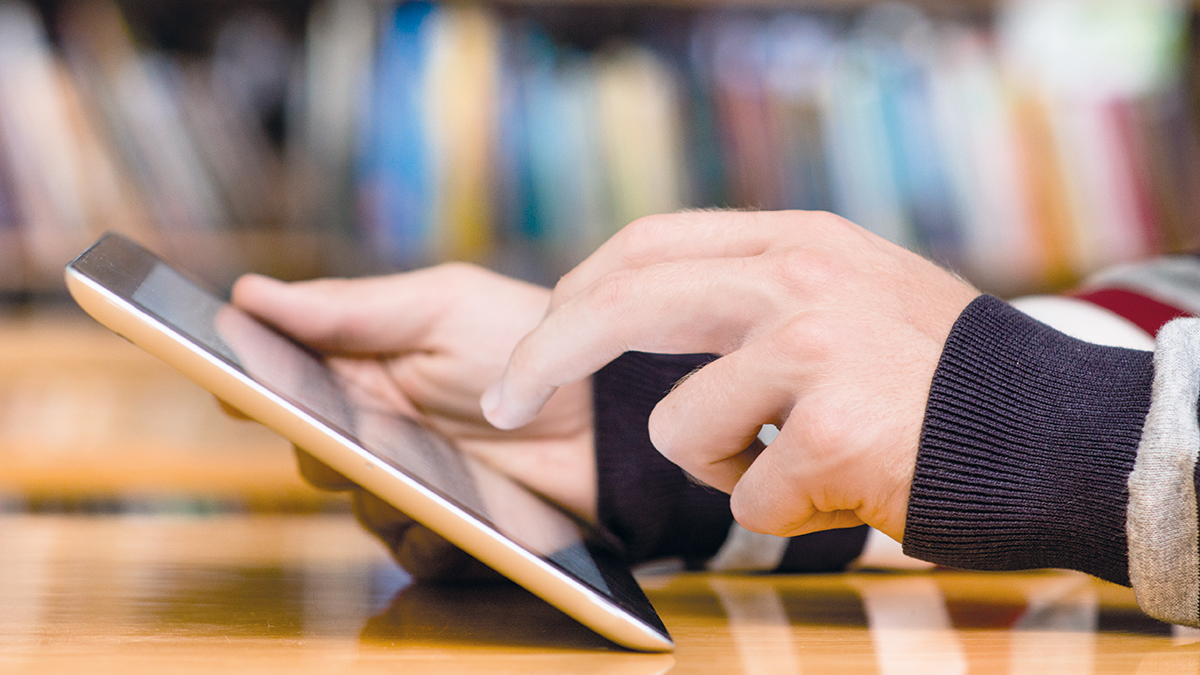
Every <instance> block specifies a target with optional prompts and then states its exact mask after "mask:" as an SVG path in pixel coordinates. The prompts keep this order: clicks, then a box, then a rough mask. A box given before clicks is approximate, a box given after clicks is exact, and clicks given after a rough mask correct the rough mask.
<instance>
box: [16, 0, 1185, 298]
mask: <svg viewBox="0 0 1200 675" xmlns="http://www.w3.org/2000/svg"><path fill="white" fill-rule="evenodd" d="M63 7H64V9H63V11H61V12H60V13H59V14H58V15H57V16H56V17H55V19H54V23H53V24H52V25H51V26H50V28H51V31H50V32H51V33H52V34H53V35H54V37H55V41H54V42H53V43H52V42H51V40H50V39H49V38H48V37H47V29H46V28H45V27H43V26H42V25H41V17H40V15H39V14H38V13H36V12H34V11H32V10H30V9H29V7H28V6H26V5H24V4H21V3H16V2H12V0H8V1H7V2H0V287H3V288H7V289H12V288H14V287H15V288H17V289H20V288H22V287H26V286H36V285H37V284H38V283H40V282H39V279H41V280H45V279H57V273H58V270H59V269H61V265H62V264H63V263H65V262H66V260H67V259H68V258H69V257H70V255H72V254H73V253H75V252H77V251H78V250H79V249H80V248H82V246H83V245H84V244H86V243H87V241H88V240H89V239H90V238H92V237H94V236H95V235H96V234H97V233H98V232H100V231H102V230H105V229H121V230H125V231H128V232H130V233H132V234H134V235H135V236H138V237H139V238H141V239H143V240H148V242H149V243H151V244H157V245H159V246H161V247H164V248H166V249H167V250H168V252H170V251H172V250H173V251H175V252H177V254H179V255H180V256H189V257H199V258H203V259H206V260H208V261H209V262H212V261H214V260H215V261H219V263H220V265H223V266H224V268H227V269H231V270H232V269H238V268H242V267H258V268H260V269H261V268H262V267H263V266H262V265H258V264H257V261H256V260H255V259H254V254H252V253H251V252H250V251H249V249H248V248H247V247H245V246H243V245H241V244H242V242H244V241H246V240H245V239H243V238H241V237H242V236H243V235H261V234H263V233H275V234H277V235H278V236H279V239H278V240H277V241H280V242H287V241H293V240H295V238H297V237H304V236H312V237H317V239H315V241H321V242H332V241H337V242H349V245H350V246H351V247H353V248H354V249H356V250H357V251H358V252H360V253H362V254H363V256H362V257H363V258H366V259H371V260H374V261H379V262H381V263H383V266H384V267H390V268H410V267H414V266H418V265H424V264H430V263H435V262H438V261H441V260H448V259H460V260H470V261H475V262H480V263H483V264H487V265H491V266H493V267H497V268H499V269H501V270H502V271H506V272H510V273H514V274H517V275H519V276H523V277H527V278H533V279H535V280H539V281H552V280H553V279H554V278H556V277H557V276H558V275H559V274H561V273H562V272H564V271H565V270H567V269H569V268H570V267H571V266H572V265H574V264H575V263H577V262H578V261H579V260H580V259H582V257H584V256H585V255H587V254H588V253H589V252H590V251H591V250H593V249H594V248H595V247H596V246H597V245H598V244H599V243H601V242H602V241H604V239H606V238H607V237H608V236H610V235H611V234H612V233H613V232H615V231H616V230H618V229H619V228H620V227H622V226H624V225H625V224H627V223H628V222H630V221H632V220H634V219H636V218H638V217H640V216H644V215H649V214H653V213H662V212H669V211H675V210H678V209H684V208H749V209H821V210H830V211H833V212H836V213H838V214H840V215H843V216H845V217H847V218H849V219H851V220H853V221H855V222H857V223H859V224H860V225H862V226H864V227H866V228H868V229H870V230H871V231H873V232H876V233H877V234H879V235H881V236H883V237H885V238H887V239H890V240H892V241H895V242H897V243H900V244H902V245H905V246H909V247H912V248H914V249H916V250H918V251H920V252H922V253H925V254H927V255H929V256H931V257H933V258H935V259H937V260H939V261H941V262H943V263H944V264H946V265H948V266H950V267H952V268H954V269H956V270H959V271H960V272H962V273H963V274H964V275H966V276H967V277H968V278H970V279H972V280H973V281H975V282H977V283H979V284H980V285H982V286H983V287H984V288H986V289H987V290H990V291H993V292H999V293H1009V292H1019V291H1029V290H1040V289H1049V288H1058V287H1062V286H1065V285H1067V284H1070V283H1072V282H1074V281H1075V280H1078V279H1079V278H1080V277H1081V276H1083V275H1086V274H1087V273H1089V272H1090V271H1092V270H1095V269H1097V268H1100V267H1103V266H1106V265H1110V264H1113V263H1116V262H1120V261H1123V260H1129V259H1134V258H1141V257H1146V256H1150V255H1155V254H1157V253H1161V252H1169V251H1181V250H1190V249H1192V248H1194V247H1196V246H1197V245H1200V238H1198V237H1200V134H1198V132H1197V126H1196V125H1197V120H1196V115H1195V110H1194V104H1193V96H1192V94H1193V93H1194V91H1193V89H1194V87H1193V83H1191V82H1189V81H1188V77H1189V72H1190V64H1189V57H1188V55H1189V49H1188V40H1189V37H1190V36H1189V31H1188V26H1189V22H1190V20H1191V18H1192V15H1191V10H1190V9H1189V8H1188V7H1185V6H1184V5H1181V4H1179V3H1177V2H1174V1H1172V0H1104V2H1087V1H1086V0H1055V1H1054V2H1038V1H1037V0H1013V1H1012V2H1007V3H997V5H996V8H995V9H994V11H992V12H991V13H990V15H989V16H988V18H987V19H985V20H981V19H974V20H965V19H950V18H946V17H937V16H934V17H930V16H927V15H926V14H924V13H923V12H922V11H921V10H920V9H918V8H917V7H914V6H908V5H903V4H897V3H887V4H881V5H878V6H871V7H867V8H865V9H846V10H838V11H829V10H825V11H819V12H818V11H811V12H806V11H801V10H754V11H751V10H737V9H720V10H704V9H696V10H681V9H669V8H663V7H658V8H655V7H642V8H620V9H615V8H614V11H619V12H623V13H624V16H625V17H626V19H625V20H624V21H623V22H622V23H621V24H620V26H619V27H618V28H616V29H611V28H610V29H603V28H596V29H595V30H591V32H589V29H591V28H593V27H589V26H586V25H583V26H581V25H579V24H580V23H586V22H587V21H588V20H589V19H588V17H589V16H591V17H595V16H598V15H597V14H596V13H595V12H594V11H592V12H591V13H589V11H583V10H580V9H577V8H573V7H544V6H509V5H492V4H489V3H486V2H483V3H479V4H448V5H441V4H437V3H433V2H428V1H426V0H416V1H412V2H405V3H400V4H388V3H374V2H359V1H357V0H323V1H319V2H316V3H315V4H314V5H312V8H311V12H310V13H309V14H308V18H307V24H306V26H305V27H304V28H303V30H302V31H301V32H299V33H296V32H294V31H293V33H292V34H288V33H287V32H286V31H284V30H282V29H281V28H280V27H279V26H278V25H277V24H276V23H273V22H272V20H271V17H270V15H269V14H265V13H264V10H261V9H253V8H243V9H241V10H238V9H236V8H235V9H234V10H230V9H228V8H227V9H226V10H225V11H226V12H227V13H228V17H226V19H225V20H224V21H223V22H221V23H219V25H218V30H215V31H214V34H215V38H214V39H213V41H212V44H211V45H210V50H209V53H208V54H205V55H203V56H201V55H197V54H195V53H192V52H186V51H183V50H171V49H168V48H161V47H156V46H155V45H154V43H153V40H154V37H153V35H152V34H147V33H146V32H143V31H141V30H139V27H138V26H136V25H131V24H130V23H129V21H128V20H127V18H126V17H125V16H123V15H122V13H121V10H120V8H119V5H118V4H114V3H113V2H111V0H98V1H96V2H80V3H75V4H71V3H64V5H63ZM247 7H249V6H247ZM572 14H576V15H577V16H578V18H577V19H576V22H575V24H574V29H571V30H563V25H564V24H565V25H568V26H570V25H572V24H571V23H570V21H569V20H567V21H566V22H564V18H563V17H565V16H570V15H572ZM606 30H607V32H606ZM581 34H583V35H591V36H592V38H589V39H582V40H581V39H578V38H579V35H581ZM597 36H598V37H597ZM275 108H278V109H279V110H278V111H277V112H279V114H280V119H282V127H281V128H277V127H273V126H272V124H273V122H272V119H273V118H272V115H273V114H274V112H273V111H274V110H275ZM268 241H272V240H268ZM195 242H201V243H202V245H196V244H195ZM274 248H278V249H279V250H272V249H273V247H272V246H270V245H268V246H265V247H264V246H260V247H259V249H260V251H261V250H262V249H266V250H267V255H271V256H273V257H274V258H275V259H276V262H277V265H276V267H275V268H274V269H278V268H279V267H282V268H283V269H284V271H285V272H287V271H288V268H289V265H291V266H293V267H294V268H295V269H293V270H292V272H293V273H294V274H293V275H299V274H301V272H300V271H298V270H299V267H300V266H301V263H300V262H298V258H297V257H295V256H291V255H290V253H286V252H283V248H282V247H274ZM312 256H313V257H315V258H322V257H327V258H332V257H335V252H334V250H333V248H331V247H325V246H317V247H316V248H315V250H314V251H313V253H312ZM310 262H311V261H310ZM320 267H321V266H320V265H319V264H318V265H308V266H307V267H305V268H304V269H306V270H307V269H317V268H320ZM341 269H342V270H344V271H350V272H354V271H362V272H366V271H375V270H376V269H379V268H378V267H370V268H368V267H354V266H350V267H348V268H347V266H345V265H343V266H342V268H341ZM218 276H219V275H218Z"/></svg>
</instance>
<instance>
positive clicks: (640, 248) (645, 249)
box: [619, 215, 678, 264]
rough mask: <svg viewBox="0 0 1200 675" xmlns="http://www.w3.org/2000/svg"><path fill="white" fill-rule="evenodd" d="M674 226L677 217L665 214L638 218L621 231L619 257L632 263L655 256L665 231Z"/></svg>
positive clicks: (675, 225) (676, 223) (676, 224)
mask: <svg viewBox="0 0 1200 675" xmlns="http://www.w3.org/2000/svg"><path fill="white" fill-rule="evenodd" d="M676 227H678V219H676V218H673V217H671V216H667V215H653V216H643V217H642V218H638V219H637V220H635V221H633V222H632V223H630V224H628V225H626V226H625V228H624V230H622V232H621V238H620V242H619V243H620V247H619V251H620V254H621V257H622V258H624V259H625V260H626V261H627V262H629V263H634V264H637V263H640V262H642V261H644V260H647V259H651V258H654V257H657V256H658V254H659V249H660V248H661V247H662V242H663V241H664V238H665V237H666V233H667V232H668V231H669V230H671V229H674V228H676Z"/></svg>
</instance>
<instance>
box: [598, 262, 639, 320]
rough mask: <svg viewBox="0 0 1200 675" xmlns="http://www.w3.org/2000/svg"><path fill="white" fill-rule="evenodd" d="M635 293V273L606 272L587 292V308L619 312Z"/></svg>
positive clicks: (601, 312)
mask: <svg viewBox="0 0 1200 675" xmlns="http://www.w3.org/2000/svg"><path fill="white" fill-rule="evenodd" d="M636 295H637V275H636V274H635V273H633V272H628V271H624V270H623V271H619V272H611V273H609V274H606V275H605V276H604V277H603V278H601V279H600V280H599V281H597V282H596V283H595V284H594V285H593V286H592V289H591V291H590V292H589V293H588V303H589V308H590V309H591V310H592V311H594V312H597V313H600V314H611V313H619V312H621V311H623V310H624V309H625V308H626V307H627V306H628V304H629V303H630V302H631V301H632V300H633V299H634V298H635V297H636Z"/></svg>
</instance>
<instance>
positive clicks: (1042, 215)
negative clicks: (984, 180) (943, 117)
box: [1013, 92, 1076, 287]
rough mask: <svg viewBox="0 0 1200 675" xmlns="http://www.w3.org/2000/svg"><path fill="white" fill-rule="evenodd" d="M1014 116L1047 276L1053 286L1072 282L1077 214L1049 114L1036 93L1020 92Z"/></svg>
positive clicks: (1048, 283) (1073, 277) (1035, 228)
mask: <svg viewBox="0 0 1200 675" xmlns="http://www.w3.org/2000/svg"><path fill="white" fill-rule="evenodd" d="M1013 117H1014V120H1015V121H1016V126H1017V138H1018V143H1019V148H1018V150H1019V152H1018V155H1019V157H1020V161H1021V164H1022V167H1023V169H1024V174H1025V180H1026V188H1027V189H1026V192H1027V194H1028V195H1029V203H1030V212H1031V215H1032V217H1033V224H1034V230H1035V233H1036V238H1037V241H1038V242H1039V243H1040V244H1041V246H1042V248H1043V250H1044V251H1045V253H1046V255H1045V260H1046V269H1045V272H1044V275H1043V278H1044V281H1045V283H1046V284H1047V285H1049V286H1054V287H1060V286H1068V285H1070V284H1071V283H1073V282H1074V281H1075V280H1076V274H1075V271H1074V268H1073V266H1072V264H1071V260H1072V255H1071V254H1072V250H1073V247H1074V246H1075V241H1074V237H1073V236H1072V231H1073V218H1074V215H1073V214H1072V212H1071V202H1070V195H1069V194H1068V192H1067V186H1066V183H1065V180H1064V178H1063V169H1062V164H1061V159H1060V158H1059V156H1058V153H1057V151H1056V149H1055V148H1056V145H1055V139H1054V134H1053V131H1052V130H1051V126H1050V119H1049V115H1048V113H1047V111H1046V108H1045V106H1044V104H1043V103H1042V102H1041V101H1040V100H1039V99H1038V97H1037V96H1036V95H1033V94H1030V93H1029V92H1018V93H1017V94H1015V96H1014V99H1013Z"/></svg>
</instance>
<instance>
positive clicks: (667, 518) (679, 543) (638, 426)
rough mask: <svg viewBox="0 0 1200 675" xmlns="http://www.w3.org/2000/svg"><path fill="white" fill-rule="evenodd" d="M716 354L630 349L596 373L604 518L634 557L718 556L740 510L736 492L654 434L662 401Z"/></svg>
mask: <svg viewBox="0 0 1200 675" xmlns="http://www.w3.org/2000/svg"><path fill="white" fill-rule="evenodd" d="M713 358H714V357H713V356H710V355H678V356H674V355H659V354H653V355H652V354H644V353H640V352H629V353H627V354H625V355H623V356H621V357H620V358H618V359H616V360H615V361H613V362H612V363H610V364H608V365H607V366H605V367H604V368H602V369H601V370H600V371H598V372H597V373H596V374H595V376H594V377H593V388H594V395H595V398H594V406H595V423H596V468H597V474H598V479H599V491H600V498H599V502H600V503H599V506H600V522H601V523H602V524H603V525H604V526H605V527H607V528H608V529H609V530H610V531H611V532H612V533H613V534H615V535H616V536H617V537H618V538H619V539H620V540H621V541H622V542H624V544H625V547H626V555H627V557H628V558H629V559H630V560H631V562H640V561H644V560H653V559H655V558H662V557H668V556H682V557H683V558H684V559H686V560H689V561H691V562H700V561H703V560H707V559H708V558H710V557H712V556H713V555H714V554H715V553H716V552H717V550H718V549H719V548H720V547H721V543H722V542H723V541H724V540H725V536H726V534H727V533H728V532H729V527H730V525H732V523H733V515H732V513H730V510H729V496H728V495H726V494H724V493H722V492H719V491H717V490H714V489H712V488H709V487H705V486H701V485H698V484H696V483H694V482H692V481H691V480H689V479H688V477H687V475H686V474H685V473H684V472H683V470H682V469H680V468H679V467H678V466H676V465H675V464H672V463H671V462H670V461H669V460H667V459H666V458H665V457H663V456H662V455H661V454H659V452H658V451H657V450H655V449H654V446H653V444H651V442H650V432H649V430H648V427H647V422H648V420H649V419H650V412H651V411H652V410H654V406H655V405H656V404H657V403H658V402H659V401H660V400H662V399H663V397H665V396H666V395H667V394H668V393H669V392H670V391H671V388H672V387H674V386H675V383H676V382H678V381H679V380H680V379H681V378H683V377H684V376H685V375H687V374H688V373H690V372H691V371H693V370H695V369H696V368H699V367H700V366H702V365H704V364H705V363H708V362H709V361H711V360H712V359H713Z"/></svg>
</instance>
